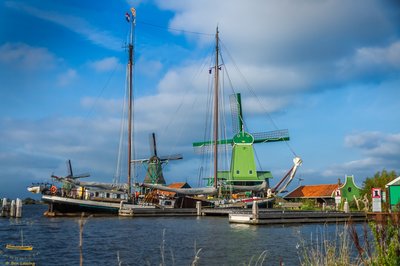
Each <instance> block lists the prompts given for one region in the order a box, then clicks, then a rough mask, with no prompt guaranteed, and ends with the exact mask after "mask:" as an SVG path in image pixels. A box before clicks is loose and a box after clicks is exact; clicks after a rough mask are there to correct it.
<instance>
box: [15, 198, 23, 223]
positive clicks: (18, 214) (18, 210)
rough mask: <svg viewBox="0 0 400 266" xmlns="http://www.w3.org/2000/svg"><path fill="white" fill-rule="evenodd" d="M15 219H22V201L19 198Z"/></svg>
mask: <svg viewBox="0 0 400 266" xmlns="http://www.w3.org/2000/svg"><path fill="white" fill-rule="evenodd" d="M15 217H16V218H21V217H22V200H21V199H19V198H17V200H16V206H15Z"/></svg>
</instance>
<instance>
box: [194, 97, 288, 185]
mask: <svg viewBox="0 0 400 266" xmlns="http://www.w3.org/2000/svg"><path fill="white" fill-rule="evenodd" d="M231 112H232V118H233V120H232V122H233V123H232V125H233V126H232V127H233V130H234V136H233V138H232V139H225V140H218V141H217V144H218V145H227V144H230V145H232V155H231V165H230V170H229V171H218V174H217V177H218V180H219V181H225V182H226V184H227V185H230V186H231V187H233V188H235V187H237V188H239V187H240V188H241V190H245V188H246V187H248V188H249V189H248V190H252V189H250V188H251V187H253V186H257V185H260V184H262V183H263V182H266V183H267V186H269V181H268V180H269V178H272V175H271V172H269V171H257V168H256V160H255V155H254V147H253V144H254V143H266V142H276V141H287V140H289V132H288V130H287V129H284V130H275V131H269V132H262V133H248V132H246V131H245V130H244V126H243V113H242V103H241V96H240V94H239V93H237V94H234V95H231ZM213 144H214V142H213V141H206V142H195V143H193V147H194V148H195V149H206V148H207V147H209V146H212V145H213Z"/></svg>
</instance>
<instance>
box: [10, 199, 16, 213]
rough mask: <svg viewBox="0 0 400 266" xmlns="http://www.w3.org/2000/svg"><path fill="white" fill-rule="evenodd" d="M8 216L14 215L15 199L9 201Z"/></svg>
mask: <svg viewBox="0 0 400 266" xmlns="http://www.w3.org/2000/svg"><path fill="white" fill-rule="evenodd" d="M10 217H15V200H12V201H11V207H10Z"/></svg>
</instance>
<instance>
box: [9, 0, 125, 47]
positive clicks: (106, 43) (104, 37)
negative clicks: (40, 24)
mask: <svg viewBox="0 0 400 266" xmlns="http://www.w3.org/2000/svg"><path fill="white" fill-rule="evenodd" d="M5 5H6V6H7V7H9V8H13V9H15V10H18V11H22V12H25V13H27V14H29V15H32V16H34V17H37V18H40V19H43V20H47V21H50V22H53V23H55V24H58V25H61V26H63V27H65V28H67V29H69V30H71V31H73V32H75V33H77V34H79V35H82V36H84V37H85V38H86V39H87V40H89V41H91V42H92V43H94V44H96V45H99V46H102V47H104V48H107V49H111V50H115V51H120V50H121V44H122V41H121V40H119V39H117V38H115V37H114V36H112V34H111V33H110V32H106V31H104V30H100V29H97V28H96V27H94V26H93V25H91V24H90V23H89V22H87V21H86V20H85V19H83V18H80V17H76V16H73V15H68V14H64V13H61V12H57V11H50V10H43V9H38V8H35V7H33V6H30V5H27V4H22V3H16V2H11V1H7V2H6V3H5Z"/></svg>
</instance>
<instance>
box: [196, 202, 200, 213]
mask: <svg viewBox="0 0 400 266" xmlns="http://www.w3.org/2000/svg"><path fill="white" fill-rule="evenodd" d="M196 209H197V216H201V201H196Z"/></svg>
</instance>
